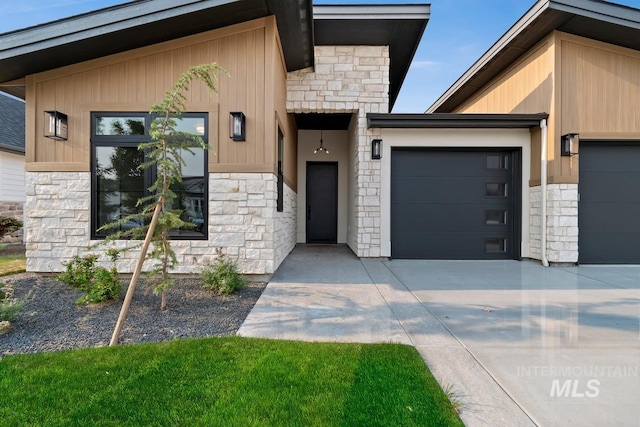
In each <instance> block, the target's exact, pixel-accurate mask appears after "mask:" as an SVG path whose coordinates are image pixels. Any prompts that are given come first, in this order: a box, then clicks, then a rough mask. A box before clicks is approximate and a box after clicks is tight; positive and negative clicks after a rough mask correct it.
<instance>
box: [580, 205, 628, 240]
mask: <svg viewBox="0 0 640 427" xmlns="http://www.w3.org/2000/svg"><path fill="white" fill-rule="evenodd" d="M580 216H581V224H580V225H581V227H580V232H581V234H582V233H586V232H589V231H595V232H621V233H625V232H627V231H633V230H634V229H636V228H637V223H638V221H640V203H617V204H615V205H613V206H612V204H611V203H580ZM637 244H638V246H639V247H640V241H638V242H637Z"/></svg>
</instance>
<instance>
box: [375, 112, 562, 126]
mask: <svg viewBox="0 0 640 427" xmlns="http://www.w3.org/2000/svg"><path fill="white" fill-rule="evenodd" d="M548 116H549V115H548V114H547V113H536V114H456V113H432V114H381V113H369V114H367V127H369V128H387V129H429V128H431V129H443V128H459V129H499V128H506V129H516V128H532V127H536V126H540V121H541V120H543V119H546V118H548Z"/></svg>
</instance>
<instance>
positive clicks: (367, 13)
mask: <svg viewBox="0 0 640 427" xmlns="http://www.w3.org/2000/svg"><path fill="white" fill-rule="evenodd" d="M430 17H431V6H430V5H429V4H424V3H423V4H314V5H313V18H314V19H380V20H385V19H429V18H430Z"/></svg>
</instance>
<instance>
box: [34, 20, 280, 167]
mask: <svg viewBox="0 0 640 427" xmlns="http://www.w3.org/2000/svg"><path fill="white" fill-rule="evenodd" d="M266 22H267V20H266V19H258V20H255V21H252V22H250V23H245V24H240V25H236V26H232V27H229V28H224V29H220V30H214V31H209V32H207V33H202V34H197V35H194V36H190V37H185V38H182V39H178V40H174V41H171V42H166V43H161V44H158V45H154V46H149V47H145V48H141V49H136V50H133V51H130V52H124V53H121V54H116V55H111V56H109V57H105V58H100V59H97V60H93V61H87V62H84V63H80V64H76V65H73V66H68V67H64V68H60V69H57V70H52V71H49V72H44V73H40V74H36V75H32V76H28V78H27V79H26V80H27V93H28V96H27V105H28V107H27V116H28V117H27V126H28V128H30V129H28V130H27V135H28V136H29V137H30V138H32V139H31V141H28V142H27V146H28V147H29V149H28V155H27V156H28V160H31V161H32V162H33V161H35V162H42V163H43V164H46V165H47V166H46V168H47V170H53V169H55V168H54V167H53V166H52V165H55V164H59V166H60V169H59V170H76V169H77V168H76V166H72V167H70V166H68V165H69V164H73V165H76V164H84V165H85V166H84V167H83V169H84V170H89V157H90V155H89V153H90V145H89V137H90V135H89V132H90V117H89V113H90V112H91V111H148V110H149V108H150V106H151V104H153V103H157V102H160V101H161V100H162V98H163V97H164V93H165V92H166V91H168V90H169V89H170V88H171V86H172V85H173V84H174V83H175V81H176V79H177V78H178V77H179V76H180V74H181V73H182V72H184V71H186V69H187V68H188V67H190V66H192V65H198V64H202V63H206V62H212V61H216V62H218V64H219V65H220V66H221V67H223V68H224V69H226V70H227V71H228V73H229V75H225V74H224V73H221V74H220V75H219V81H218V84H217V86H218V89H219V95H213V96H211V95H210V94H209V93H208V91H207V90H206V88H205V86H204V85H203V84H202V83H200V82H194V83H193V86H192V87H191V90H190V91H189V93H188V101H187V105H188V110H189V111H194V112H209V113H210V115H209V117H210V121H209V135H210V138H209V142H210V145H211V146H212V148H213V149H212V150H211V153H210V157H209V166H210V170H215V165H216V164H218V163H222V164H225V165H237V169H238V170H239V171H240V170H253V169H258V170H262V169H263V168H264V167H263V165H264V164H272V165H273V164H275V152H274V150H272V149H271V148H272V147H273V146H274V144H275V143H274V142H273V141H272V140H273V138H272V133H271V132H270V133H268V134H267V133H266V127H267V126H266V123H271V122H273V100H272V99H273V98H272V99H271V101H270V102H269V103H268V104H267V103H266V102H265V90H266V87H268V86H271V87H273V82H270V81H266V80H265V45H267V44H268V43H270V42H271V43H272V42H273V41H266V40H265V23H266ZM273 25H275V21H274V24H273ZM49 109H56V110H58V111H61V112H63V113H65V114H67V115H68V116H69V139H68V141H53V140H50V139H47V138H44V137H43V136H42V128H43V125H44V123H43V122H44V119H43V111H44V110H49ZM235 110H238V111H243V112H244V113H245V114H246V116H247V136H248V137H247V141H246V142H233V141H231V140H230V139H229V136H228V117H229V111H235ZM270 127H271V128H273V124H271V125H270ZM267 141H268V142H267ZM265 144H266V146H265ZM253 165H256V166H255V167H254V166H253ZM225 167H226V166H225ZM52 168H53V169H52ZM69 168H71V169H69Z"/></svg>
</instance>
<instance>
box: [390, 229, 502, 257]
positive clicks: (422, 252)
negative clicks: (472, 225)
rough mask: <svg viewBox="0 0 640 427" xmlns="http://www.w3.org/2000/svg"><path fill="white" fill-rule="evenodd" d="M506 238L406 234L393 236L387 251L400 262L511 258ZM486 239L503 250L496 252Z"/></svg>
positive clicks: (484, 235)
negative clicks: (500, 244)
mask: <svg viewBox="0 0 640 427" xmlns="http://www.w3.org/2000/svg"><path fill="white" fill-rule="evenodd" d="M508 239H509V237H508V233H503V234H500V233H495V234H491V235H486V234H484V233H469V232H460V233H447V232H431V233H429V232H415V231H406V232H400V233H398V234H397V236H396V239H394V242H396V243H392V245H393V246H392V248H391V249H392V251H393V254H394V258H403V259H511V258H512V255H511V252H512V250H511V249H512V248H511V242H510V241H509V240H508ZM487 240H492V241H494V240H504V241H505V242H506V247H505V248H504V251H500V250H499V248H496V247H495V246H492V244H491V243H488V242H487ZM487 246H489V251H488V250H487ZM496 249H497V250H496Z"/></svg>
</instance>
